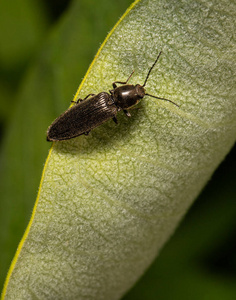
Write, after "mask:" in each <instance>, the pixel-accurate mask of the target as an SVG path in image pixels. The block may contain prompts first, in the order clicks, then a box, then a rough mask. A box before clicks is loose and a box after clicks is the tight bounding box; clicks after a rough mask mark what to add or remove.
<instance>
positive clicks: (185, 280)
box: [0, 0, 236, 300]
mask: <svg viewBox="0 0 236 300" xmlns="http://www.w3.org/2000/svg"><path fill="white" fill-rule="evenodd" d="M131 3H132V1H131V0H119V1H116V0H99V1H97V0H74V1H68V0H61V1H56V0H51V1H47V0H24V1H21V0H14V1H12V0H8V1H6V0H5V1H4V0H3V1H0V151H1V152H0V192H1V198H0V286H1V287H2V286H3V282H4V279H5V276H6V273H7V270H8V268H9V265H10V262H11V259H12V258H13V256H14V253H15V251H16V248H17V245H18V243H19V241H20V239H21V237H22V235H23V232H24V230H25V228H26V226H27V224H28V222H29V219H30V215H31V212H32V209H33V206H34V202H35V199H36V195H37V189H38V186H39V182H40V178H41V173H42V170H43V164H44V162H45V160H46V157H47V153H48V150H49V148H50V144H49V143H47V142H46V139H45V133H46V129H47V127H48V125H49V124H50V123H51V121H52V120H53V119H54V118H55V117H56V116H57V115H58V114H59V113H61V112H62V111H63V110H65V109H66V108H67V107H68V106H69V104H70V100H72V97H73V94H74V93H75V92H76V90H77V88H78V86H79V83H80V82H81V79H82V78H83V76H84V74H85V72H86V70H87V68H88V66H89V64H90V63H91V61H92V59H93V57H94V55H95V54H96V52H97V50H98V48H99V46H100V44H101V43H102V42H103V40H104V39H105V37H106V35H107V33H108V32H109V31H110V30H111V29H112V27H113V26H114V25H115V23H116V22H117V20H118V18H119V17H120V16H121V15H122V14H123V13H124V12H125V10H126V8H128V6H129V5H130V4H131ZM235 152H236V150H235V147H234V149H233V150H232V151H231V153H230V154H229V155H228V157H227V158H226V159H225V161H224V162H223V163H222V164H221V166H220V167H219V168H218V170H217V171H216V172H215V174H214V176H213V178H212V180H211V181H210V182H209V183H208V185H207V187H205V189H204V191H203V192H202V194H201V195H200V196H199V198H198V199H197V201H196V202H195V204H194V205H193V207H192V208H191V210H190V211H189V212H188V214H187V216H186V218H185V219H184V220H183V222H182V223H181V225H180V227H179V228H178V230H177V231H176V233H175V235H174V236H173V237H172V239H171V240H170V241H169V242H168V244H167V245H166V246H165V248H164V249H163V251H162V252H161V254H160V255H159V257H158V259H156V261H155V262H154V264H153V265H152V266H151V267H150V269H149V270H148V271H147V273H146V274H145V275H144V276H143V278H142V279H141V280H140V281H139V283H138V284H137V285H136V286H135V287H134V288H133V289H132V290H131V291H130V292H129V293H128V294H127V295H126V296H125V297H124V299H125V300H131V299H135V300H139V299H140V300H141V299H147V300H149V299H150V300H151V299H165V300H168V299H190V298H191V299H208V300H211V299H214V300H217V299H224V300H225V299H235V298H236V251H235V250H236V246H235V240H236V204H235V199H236V171H235V170H236V162H235V159H234V158H235Z"/></svg>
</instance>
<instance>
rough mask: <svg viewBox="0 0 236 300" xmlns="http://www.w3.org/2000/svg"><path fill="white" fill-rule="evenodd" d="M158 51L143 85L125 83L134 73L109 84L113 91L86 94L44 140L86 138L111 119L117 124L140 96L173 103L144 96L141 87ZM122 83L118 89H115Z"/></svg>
mask: <svg viewBox="0 0 236 300" xmlns="http://www.w3.org/2000/svg"><path fill="white" fill-rule="evenodd" d="M161 53H162V52H160V53H159V54H158V56H157V58H156V60H155V61H154V63H153V65H152V66H151V68H150V69H149V71H148V74H147V76H146V79H145V81H144V84H143V85H140V84H136V85H132V84H127V83H128V81H129V79H130V78H131V76H132V75H133V73H134V71H133V72H132V73H131V74H130V75H129V77H128V79H127V80H126V81H125V82H123V81H115V82H113V83H112V86H113V89H112V90H110V91H109V93H107V92H101V93H99V94H88V95H87V96H86V97H85V98H84V99H78V100H77V101H72V102H75V103H76V104H75V105H73V106H72V107H70V108H69V109H68V110H66V111H65V112H64V113H63V114H61V115H60V116H59V117H58V118H57V119H56V120H55V121H54V122H53V123H52V124H51V125H50V126H49V128H48V130H47V141H63V140H68V139H72V138H75V137H77V136H79V135H82V134H85V135H87V134H88V133H89V132H90V131H91V130H92V129H94V128H96V127H98V126H99V125H101V124H102V123H104V122H106V121H108V120H109V119H113V121H114V122H115V123H116V124H117V123H118V121H117V118H116V115H117V113H118V112H119V111H121V110H122V111H123V112H124V113H125V114H126V116H127V117H130V116H131V114H130V112H129V111H128V109H129V108H131V107H133V106H134V105H136V104H137V103H138V102H139V101H140V100H141V99H143V97H144V96H145V95H146V96H150V97H153V98H156V99H159V100H165V101H169V102H171V103H173V104H174V105H176V106H179V105H177V104H176V103H174V102H173V101H171V100H169V99H166V98H162V97H157V96H153V95H150V94H148V93H146V91H145V89H144V87H145V85H146V83H147V80H148V78H149V75H150V73H151V71H152V69H153V68H154V66H155V64H156V63H157V61H158V59H159V57H160V55H161ZM117 84H121V86H117Z"/></svg>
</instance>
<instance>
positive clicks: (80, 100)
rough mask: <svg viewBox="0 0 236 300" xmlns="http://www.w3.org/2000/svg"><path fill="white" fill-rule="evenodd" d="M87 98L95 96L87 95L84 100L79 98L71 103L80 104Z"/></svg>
mask: <svg viewBox="0 0 236 300" xmlns="http://www.w3.org/2000/svg"><path fill="white" fill-rule="evenodd" d="M89 96H95V94H88V95H87V96H86V97H85V98H84V99H81V98H79V99H78V100H77V101H73V100H72V101H71V102H72V103H73V102H74V103H77V104H78V103H80V102H82V101H84V100H86V99H87V98H88V97H89Z"/></svg>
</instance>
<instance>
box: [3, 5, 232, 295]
mask: <svg viewBox="0 0 236 300" xmlns="http://www.w3.org/2000/svg"><path fill="white" fill-rule="evenodd" d="M234 12H235V4H233V3H231V2H230V1H224V2H222V1H221V2H220V3H217V2H216V1H187V2H185V1H182V2H178V3H173V1H167V0H165V1H164V0H163V1H140V2H139V3H138V4H137V5H136V6H135V8H134V9H133V10H132V11H131V12H130V13H129V14H128V15H127V16H126V18H125V19H124V20H123V21H122V22H121V23H120V25H119V26H118V27H117V28H116V30H115V31H114V33H113V34H112V35H111V37H110V38H109V40H108V41H107V43H106V44H105V46H104V47H103V49H102V51H101V52H100V54H99V56H98V58H97V60H96V62H95V64H94V65H93V66H92V68H91V70H90V72H89V74H88V76H87V78H86V81H85V82H84V84H83V86H82V89H81V91H80V93H79V96H80V97H84V96H86V95H87V94H88V93H91V92H92V93H97V92H99V91H101V90H109V88H111V83H112V82H113V81H114V80H125V79H126V78H127V77H128V75H129V74H130V72H131V71H132V70H133V69H135V74H134V75H133V77H132V80H131V82H132V83H142V82H143V81H144V78H145V76H146V74H147V70H148V68H149V67H150V66H151V64H152V62H153V60H154V59H155V57H156V55H157V53H158V52H159V51H160V50H163V55H162V57H161V59H160V61H159V64H158V66H157V67H156V68H155V70H153V73H152V75H151V77H150V80H149V81H148V84H147V86H146V88H147V91H148V92H149V93H151V94H154V95H158V96H163V97H166V98H170V99H172V100H173V101H175V102H176V103H178V104H180V105H181V107H180V108H179V109H178V108H177V107H175V106H173V105H172V104H170V103H167V102H162V101H158V100H156V99H153V98H148V97H145V99H144V100H143V101H142V103H141V104H140V106H139V107H140V109H139V110H133V111H131V113H132V116H133V118H132V119H128V120H127V119H126V118H125V116H123V115H122V114H120V115H119V116H118V119H119V121H120V122H119V125H118V126H116V125H115V124H113V122H112V121H110V122H108V123H106V124H105V125H103V126H101V127H99V128H97V129H96V130H94V131H93V132H91V134H90V135H89V136H81V137H78V138H76V139H74V140H70V141H66V142H60V143H56V144H55V145H54V147H53V149H52V152H51V154H50V157H49V159H48V162H47V165H46V169H45V173H44V176H43V179H42V185H41V189H40V193H39V198H38V204H37V207H36V211H35V214H34V219H33V221H32V224H31V227H30V231H29V233H28V235H27V236H26V239H25V240H24V243H23V245H22V248H21V251H20V253H18V257H17V260H16V262H15V265H14V269H13V271H12V273H11V276H10V280H9V283H8V286H7V290H6V297H5V299H15V298H18V299H119V298H120V297H121V296H122V295H123V294H124V293H125V292H126V291H127V290H128V289H129V288H130V287H131V286H132V285H133V283H134V282H135V281H136V280H137V279H138V278H139V276H140V275H141V274H142V273H143V272H144V270H145V269H146V268H147V267H148V266H149V264H150V263H151V262H152V260H153V259H154V257H155V256H156V255H157V253H158V251H159V250H160V249H161V247H162V245H163V244H164V243H165V241H166V240H167V239H168V238H169V236H170V235H171V234H172V232H173V230H174V229H175V227H176V225H177V224H178V222H179V220H180V219H181V218H182V216H183V215H184V213H185V212H186V210H187V209H188V207H189V206H190V204H191V203H192V202H193V200H194V198H195V197H196V196H197V194H198V193H199V192H200V191H201V189H202V188H203V186H204V185H205V184H206V182H207V181H208V180H209V178H210V177H211V175H212V173H213V171H214V170H215V168H216V167H217V166H218V165H219V163H220V162H221V161H222V159H223V158H224V157H225V155H226V154H227V152H228V151H229V150H230V148H231V147H232V145H233V144H234V142H235V133H236V121H235V120H236V118H235V114H236V106H235V71H236V68H235V62H234V55H235V40H234V38H233V33H234V28H235V26H234V25H235V13H234Z"/></svg>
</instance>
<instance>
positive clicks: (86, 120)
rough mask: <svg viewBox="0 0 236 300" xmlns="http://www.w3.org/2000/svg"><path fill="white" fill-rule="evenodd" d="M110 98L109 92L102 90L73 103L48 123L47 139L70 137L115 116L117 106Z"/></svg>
mask: <svg viewBox="0 0 236 300" xmlns="http://www.w3.org/2000/svg"><path fill="white" fill-rule="evenodd" d="M110 99H111V95H110V94H108V93H106V92H102V93H99V94H97V95H95V96H92V97H90V98H88V99H86V100H84V101H82V102H80V103H78V104H75V105H74V106H72V107H71V108H69V109H68V110H67V111H65V112H64V113H63V114H61V115H60V116H59V117H58V118H57V119H56V120H55V121H54V122H53V123H52V124H51V125H50V127H49V128H48V131H47V139H48V140H49V141H60V140H67V139H71V138H73V137H76V136H79V135H81V134H84V133H87V132H89V131H90V130H92V129H94V128H96V127H97V126H99V125H101V124H102V123H104V122H106V121H107V120H109V119H111V118H113V117H115V116H116V114H117V107H116V106H115V104H113V103H112V102H111V100H110Z"/></svg>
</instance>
